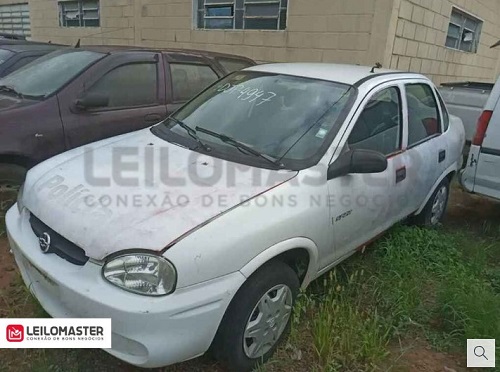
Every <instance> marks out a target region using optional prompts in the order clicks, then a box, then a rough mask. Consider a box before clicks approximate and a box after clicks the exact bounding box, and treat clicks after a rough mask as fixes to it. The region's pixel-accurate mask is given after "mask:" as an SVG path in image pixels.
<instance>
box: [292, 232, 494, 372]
mask: <svg viewBox="0 0 500 372" xmlns="http://www.w3.org/2000/svg"><path fill="white" fill-rule="evenodd" d="M469 240H470V238H467V237H466V236H464V235H459V234H456V233H447V232H444V231H441V230H426V229H419V228H411V227H397V228H395V229H393V230H392V231H391V232H390V234H389V235H388V236H386V237H385V238H384V239H382V240H381V241H379V242H378V243H376V244H375V245H374V247H373V249H372V250H371V251H370V252H369V253H367V254H365V256H364V257H358V258H357V259H356V258H354V259H353V260H350V262H348V263H347V264H345V265H342V266H340V267H338V268H337V269H336V270H335V271H334V272H332V273H330V274H329V275H327V276H325V277H324V278H323V280H322V281H318V282H319V283H320V284H316V286H315V288H313V289H312V290H310V291H309V294H308V295H307V296H304V297H305V298H304V297H303V298H301V301H300V303H301V305H300V313H301V314H308V316H307V317H306V318H305V321H306V322H308V325H307V327H308V329H309V330H310V332H311V334H312V336H313V347H314V353H315V355H316V359H317V365H318V368H319V369H320V370H325V371H330V370H331V371H334V370H337V369H340V370H371V369H376V366H377V365H379V363H380V361H382V360H383V359H384V358H385V357H386V355H387V353H388V347H387V346H388V344H389V342H390V341H391V340H393V339H398V338H400V337H402V335H405V334H406V335H407V334H408V333H409V332H416V333H418V334H420V335H422V336H423V337H426V338H427V340H428V342H429V343H430V344H431V345H433V346H434V347H436V348H438V349H439V350H444V351H449V350H452V349H459V348H460V349H462V348H463V346H464V344H465V340H466V339H467V338H500V317H499V316H498V309H499V308H500V295H499V291H498V289H499V284H500V270H499V269H498V268H497V267H491V265H490V266H488V263H489V262H490V259H489V257H488V256H489V249H488V246H487V245H486V244H485V243H484V242H477V241H475V242H474V243H473V244H474V245H473V247H474V250H473V251H472V250H471V249H470V244H469V243H470V242H469ZM304 304H307V305H304Z"/></svg>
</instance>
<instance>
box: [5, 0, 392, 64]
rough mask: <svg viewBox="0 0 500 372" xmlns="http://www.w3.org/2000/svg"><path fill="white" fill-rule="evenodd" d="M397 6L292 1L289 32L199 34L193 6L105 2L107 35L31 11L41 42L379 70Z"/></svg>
mask: <svg viewBox="0 0 500 372" xmlns="http://www.w3.org/2000/svg"><path fill="white" fill-rule="evenodd" d="M0 1H3V0H0ZM393 2H394V0H349V1H345V0H307V1H306V0H289V14H288V26H287V30H286V31H255V30H231V31H223V30H196V29H195V27H194V25H193V1H192V0H101V2H100V4H101V26H102V27H101V28H88V29H82V28H60V27H59V21H58V15H57V1H55V0H30V5H31V8H32V9H33V12H32V30H33V36H34V38H36V39H38V40H52V41H54V42H65V43H75V42H76V40H77V39H78V38H82V43H83V44H97V43H102V44H126V45H127V44H128V45H144V46H151V47H176V48H196V49H208V50H214V51H220V52H227V53H235V54H240V55H245V56H248V57H250V58H254V59H256V60H259V61H276V62H278V61H316V62H321V61H325V62H343V63H366V64H374V63H375V62H379V61H380V62H382V61H383V60H384V56H385V46H386V42H387V25H388V24H389V17H390V16H391V14H392V13H391V10H392V9H393ZM99 33H102V34H99ZM97 34H98V35H97ZM380 45H382V47H380Z"/></svg>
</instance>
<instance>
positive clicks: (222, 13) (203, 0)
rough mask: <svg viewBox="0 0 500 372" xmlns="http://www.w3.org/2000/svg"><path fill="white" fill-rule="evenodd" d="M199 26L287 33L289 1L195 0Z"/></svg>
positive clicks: (202, 27) (203, 27)
mask: <svg viewBox="0 0 500 372" xmlns="http://www.w3.org/2000/svg"><path fill="white" fill-rule="evenodd" d="M194 1H196V3H195V4H196V6H197V19H196V22H197V27H198V28H201V29H226V30H234V29H236V30H241V29H247V30H248V29H250V30H284V29H285V28H286V15H287V6H288V0H194Z"/></svg>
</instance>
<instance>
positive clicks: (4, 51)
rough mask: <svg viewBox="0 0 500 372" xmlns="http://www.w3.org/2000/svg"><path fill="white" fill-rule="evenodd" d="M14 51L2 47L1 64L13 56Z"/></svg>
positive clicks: (0, 52) (0, 51)
mask: <svg viewBox="0 0 500 372" xmlns="http://www.w3.org/2000/svg"><path fill="white" fill-rule="evenodd" d="M13 54H14V53H12V52H11V51H10V50H7V49H0V65H1V64H2V63H4V62H5V61H7V60H8V59H9V58H10V57H12V55H13Z"/></svg>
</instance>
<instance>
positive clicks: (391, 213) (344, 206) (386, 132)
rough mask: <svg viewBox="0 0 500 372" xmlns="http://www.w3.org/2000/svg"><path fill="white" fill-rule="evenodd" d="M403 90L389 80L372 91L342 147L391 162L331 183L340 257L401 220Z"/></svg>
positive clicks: (332, 211) (404, 175)
mask: <svg viewBox="0 0 500 372" xmlns="http://www.w3.org/2000/svg"><path fill="white" fill-rule="evenodd" d="M402 112H403V110H402V100H401V89H400V87H398V86H397V85H390V84H389V85H388V84H385V85H383V86H382V87H380V88H378V89H376V90H375V91H374V92H372V93H371V95H369V96H368V97H367V99H366V100H365V103H364V104H363V107H362V111H361V113H360V114H359V116H358V117H357V118H355V121H354V122H355V124H354V126H351V127H350V128H349V129H348V132H349V136H348V138H347V141H346V142H345V143H344V144H343V146H344V150H343V151H348V150H353V149H364V150H373V151H377V152H380V153H382V154H383V155H385V156H386V157H387V161H388V167H387V169H386V170H385V171H384V172H382V173H377V174H349V175H347V176H343V177H339V178H336V179H332V180H330V181H329V182H328V189H329V193H330V201H331V202H330V210H331V219H332V223H333V232H334V248H335V253H336V256H337V257H338V258H340V257H343V256H345V255H348V254H350V253H351V252H352V251H353V250H354V249H356V248H358V247H361V246H363V245H364V244H365V243H367V242H368V241H370V240H371V239H373V238H375V237H376V236H377V235H378V234H380V233H381V232H383V231H384V230H386V229H387V228H388V227H390V226H391V225H392V224H394V223H395V222H396V220H397V216H398V214H399V211H400V208H399V207H398V205H397V204H396V203H395V200H394V198H395V195H397V194H401V193H403V190H402V189H404V188H406V187H407V182H406V181H407V180H406V169H405V164H404V160H403V156H402V152H401V150H402V138H403V114H402Z"/></svg>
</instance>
